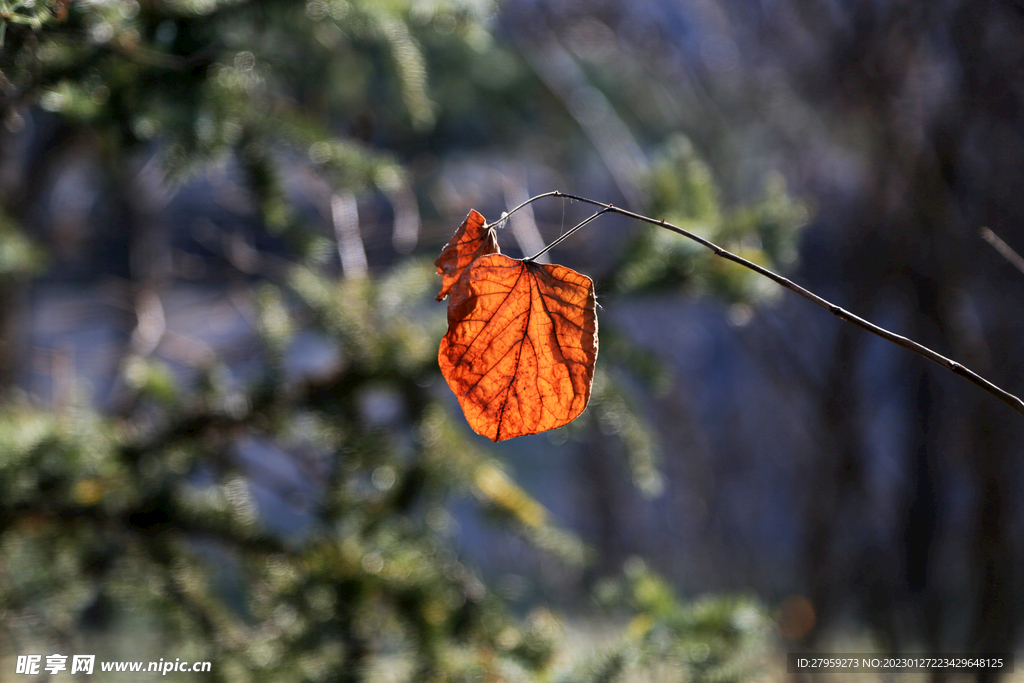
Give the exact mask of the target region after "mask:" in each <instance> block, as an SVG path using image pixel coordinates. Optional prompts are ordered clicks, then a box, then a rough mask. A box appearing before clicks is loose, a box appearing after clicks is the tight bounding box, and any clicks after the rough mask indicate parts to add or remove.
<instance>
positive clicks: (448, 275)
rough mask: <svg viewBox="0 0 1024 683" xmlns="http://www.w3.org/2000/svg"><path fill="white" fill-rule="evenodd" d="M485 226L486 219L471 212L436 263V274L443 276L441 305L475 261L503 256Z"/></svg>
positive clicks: (439, 299)
mask: <svg viewBox="0 0 1024 683" xmlns="http://www.w3.org/2000/svg"><path fill="white" fill-rule="evenodd" d="M486 224H487V222H486V221H485V220H484V217H483V216H481V215H480V214H479V213H477V212H476V211H473V210H471V211H470V212H469V215H468V216H466V220H464V221H462V225H460V226H459V229H458V230H456V231H455V236H454V237H452V239H451V241H450V242H449V243H448V244H446V245H444V249H442V250H441V255H440V256H438V257H437V260H436V261H434V265H435V266H437V273H438V275H440V276H441V291H440V292H438V294H437V300H438V301H443V300H444V298H445V297H446V296H448V295H449V294H450V293H451V291H452V288H453V287H455V286H456V285H457V284H458V282H459V278H461V277H462V274H463V273H464V272H465V271H466V268H468V267H469V264H471V263H472V262H473V261H474V260H475V259H477V258H479V257H480V256H486V255H487V254H498V253H500V252H501V250H500V249H499V248H498V240H497V238H496V237H495V235H494V229H493V228H486V227H485V226H486Z"/></svg>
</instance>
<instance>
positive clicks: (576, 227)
mask: <svg viewBox="0 0 1024 683" xmlns="http://www.w3.org/2000/svg"><path fill="white" fill-rule="evenodd" d="M609 211H612V208H611V207H609V208H606V209H601V210H600V211H598V212H597V213H595V214H594V215H593V216H591V217H590V218H587V219H586V220H583V221H580V222H579V223H577V224H576V225H574V226H573V227H572V228H570V229H569V230H567V231H566V233H565V234H564V235H562V236H561V237H559V238H558V239H557V240H555V241H554V242H552V243H551V244H549V245H548V246H546V247H544V248H543V249H541V250H540V251H538V252H537V253H536V254H534V255H533V256H531V257H530V258H528V259H523V260H524V261H536V260H537V259H538V258H540V257H541V256H543V255H544V254H546V253H548V252H549V251H551V250H552V249H554V248H555V247H557V246H558V245H559V244H561V243H562V242H564V241H565V240H567V239H569V238H570V237H571V236H572V235H573V233H575V232H577V231H579V230H580V229H581V228H583V227H585V226H586V225H587V224H588V223H591V222H592V221H594V220H596V219H597V217H598V216H600V215H602V214H605V213H608V212H609Z"/></svg>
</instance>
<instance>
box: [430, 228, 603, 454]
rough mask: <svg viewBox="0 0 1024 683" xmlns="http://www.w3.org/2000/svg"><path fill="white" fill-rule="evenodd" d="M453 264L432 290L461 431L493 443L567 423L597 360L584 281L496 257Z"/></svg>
mask: <svg viewBox="0 0 1024 683" xmlns="http://www.w3.org/2000/svg"><path fill="white" fill-rule="evenodd" d="M474 213H475V212H474ZM477 215H479V214H477ZM472 218H473V213H471V214H470V218H467V219H466V220H467V222H468V221H470V219H472ZM465 227H466V223H464V224H463V227H462V228H459V231H460V232H466V231H463V228H465ZM458 236H459V235H458V233H457V234H456V239H453V240H452V242H453V243H459V244H461V242H460V241H459V240H458ZM442 256H444V254H442ZM459 258H460V259H461V256H460V257H459ZM438 262H439V263H440V262H441V259H438ZM439 268H440V266H439ZM463 268H465V270H464V272H463V273H462V275H461V279H459V278H456V280H455V281H454V282H453V284H452V285H450V286H449V287H448V288H447V289H445V288H442V293H445V292H447V291H451V299H450V300H449V302H448V334H446V335H445V336H444V339H442V340H441V348H440V351H439V352H438V363H439V364H440V366H441V373H442V374H443V375H444V378H445V380H447V382H448V386H449V387H451V389H452V391H454V392H455V395H456V396H457V397H458V399H459V405H460V406H462V411H463V413H464V414H465V415H466V419H467V420H468V421H469V424H470V426H471V427H472V428H473V430H474V431H476V432H477V433H478V434H481V435H483V436H486V437H488V438H490V439H492V440H493V441H501V440H503V439H510V438H512V437H515V436H522V435H525V434H536V433H538V432H543V431H547V430H549V429H554V428H556V427H561V426H562V425H564V424H567V423H568V422H571V421H572V420H574V419H575V418H576V417H577V416H579V414H580V413H582V412H583V409H584V408H586V406H587V401H588V400H589V399H590V388H591V384H592V383H593V379H594V363H595V362H596V360H597V314H596V300H595V297H594V283H593V282H591V280H590V278H588V277H586V276H585V275H581V274H580V273H577V272H576V271H574V270H572V269H570V268H566V267H565V266H559V265H554V264H540V263H533V262H530V261H517V260H515V259H511V258H509V257H508V256H504V255H502V254H497V253H495V254H489V255H485V256H481V257H479V258H477V259H475V260H473V261H472V262H471V264H470V265H469V266H468V268H466V267H465V266H464V267H463Z"/></svg>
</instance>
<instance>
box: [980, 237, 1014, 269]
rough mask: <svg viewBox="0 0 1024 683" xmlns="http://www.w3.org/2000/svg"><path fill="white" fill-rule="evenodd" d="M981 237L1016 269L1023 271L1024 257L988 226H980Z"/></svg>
mask: <svg viewBox="0 0 1024 683" xmlns="http://www.w3.org/2000/svg"><path fill="white" fill-rule="evenodd" d="M981 239H983V240H985V241H986V242H988V243H989V244H991V245H992V247H993V248H994V249H995V250H996V251H998V252H999V255H1000V256H1002V257H1003V258H1004V259H1006V260H1007V261H1009V262H1010V263H1011V264H1012V265H1013V266H1014V267H1015V268H1016V269H1017V270H1019V271H1020V272H1022V273H1024V258H1021V256H1020V254H1018V253H1017V252H1015V251H1014V250H1013V247H1011V246H1010V245H1009V244H1007V243H1006V242H1004V241H1003V240H1002V239H1000V238H999V235H997V234H995V233H994V232H992V231H991V230H989V229H988V228H982V229H981Z"/></svg>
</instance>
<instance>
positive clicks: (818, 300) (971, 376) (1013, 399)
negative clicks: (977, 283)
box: [509, 190, 1024, 415]
mask: <svg viewBox="0 0 1024 683" xmlns="http://www.w3.org/2000/svg"><path fill="white" fill-rule="evenodd" d="M544 197H560V198H563V199H572V200H575V201H578V202H583V203H585V204H591V205H593V206H599V207H601V211H599V212H598V213H597V214H595V215H594V216H591V217H590V218H589V219H587V220H586V221H584V224H585V223H589V222H590V221H591V220H593V219H594V218H596V217H597V216H599V215H601V214H603V213H617V214H620V215H622V216H626V217H628V218H633V219H635V220H638V221H643V222H644V223H650V224H651V225H656V226H658V227H659V228H664V229H665V230H669V231H671V232H674V233H676V234H679V235H682V236H683V237H686V238H687V239H690V240H693V241H694V242H696V243H698V244H700V245H702V246H704V247H707V248H708V249H710V250H711V251H713V252H714V254H715V256H720V257H722V258H724V259H726V260H727V261H732V262H733V263H736V264H739V265H741V266H743V267H744V268H747V269H749V270H752V271H754V272H755V273H758V274H760V275H763V276H765V277H766V278H768V279H769V280H772V281H773V282H775V283H777V284H779V285H782V286H783V287H785V288H786V289H788V290H790V291H792V292H796V293H797V294H799V295H800V296H802V297H803V298H805V299H807V300H808V301H811V302H813V303H815V304H817V305H818V306H821V307H822V308H824V309H825V310H827V311H828V312H829V313H831V314H832V315H834V316H836V317H837V318H840V319H842V320H845V321H846V322H848V323H852V324H854V325H856V326H857V327H860V328H861V329H864V330H867V331H868V332H870V333H872V334H874V335H877V336H879V337H881V338H882V339H885V340H886V341H889V342H892V343H893V344H896V345H897V346H902V347H903V348H905V349H909V350H910V351H913V352H914V353H916V354H918V355H920V356H924V357H925V358H927V359H928V360H930V361H932V362H933V363H937V364H938V365H941V366H942V367H944V368H946V369H947V370H949V371H950V372H952V373H954V374H956V375H960V376H961V377H963V378H964V379H966V380H968V381H969V382H972V383H973V384H976V385H977V386H979V387H981V388H982V389H984V390H985V391H987V392H988V393H990V394H992V395H993V396H995V397H996V398H998V399H999V400H1000V401H1002V402H1003V403H1005V404H1006V405H1008V406H1010V407H1011V408H1013V409H1014V410H1016V411H1017V412H1018V413H1020V414H1021V415H1024V401H1022V400H1021V399H1020V398H1018V397H1017V396H1014V395H1013V394H1011V393H1010V392H1008V391H1006V390H1005V389H1001V388H999V387H997V386H996V385H995V384H993V383H992V382H990V381H988V380H987V379H985V378H984V377H982V376H981V375H979V374H978V373H976V372H974V371H973V370H970V369H969V368H967V367H965V366H964V365H961V364H960V363H958V362H956V361H954V360H951V359H949V358H946V357H945V356H943V355H942V354H940V353H936V352H935V351H932V350H931V349H929V348H928V347H927V346H924V345H923V344H919V343H917V342H916V341H914V340H912V339H908V338H906V337H904V336H901V335H898V334H896V333H894V332H890V331H889V330H887V329H885V328H884V327H879V326H878V325H875V324H874V323H872V322H869V321H867V320H865V319H864V318H861V317H860V316H857V315H854V314H853V313H850V312H849V311H847V310H845V309H843V308H841V307H839V306H836V305H835V304H833V303H832V302H830V301H828V300H826V299H823V298H822V297H820V296H818V295H817V294H815V293H814V292H812V291H810V290H809V289H805V288H804V287H801V286H800V285H798V284H796V283H795V282H793V281H792V280H790V279H788V278H785V277H783V276H781V275H779V274H778V273H775V272H772V271H770V270H768V269H767V268H764V267H762V266H759V265H757V264H756V263H754V262H752V261H748V260H747V259H745V258H743V257H742V256H737V255H736V254H733V253H732V252H730V251H726V250H725V249H723V248H722V247H720V246H718V245H717V244H715V243H714V242H711V241H709V240H706V239H704V238H703V237H701V236H700V235H695V234H694V233H692V232H690V231H688V230H684V229H682V228H680V227H677V226H675V225H672V224H671V223H668V222H666V221H664V220H656V219H654V218H649V217H647V216H643V215H641V214H638V213H635V212H633V211H629V210H627V209H620V208H618V207H616V206H612V205H611V204H606V203H604V202H599V201H595V200H593V199H587V198H586V197H579V196H576V195H572V194H568V193H566V192H559V191H557V190H556V191H554V192H546V193H544V194H540V195H537V196H536V197H533V198H531V199H530V200H528V201H526V202H523V204H522V205H520V206H518V207H516V208H515V209H513V210H512V211H510V212H509V213H510V214H511V213H514V212H515V211H516V210H518V209H520V208H522V206H526V205H527V204H530V203H531V202H534V201H536V200H538V199H542V198H544ZM579 227H582V224H581V225H580V226H577V228H576V229H578V228H579ZM574 231H575V229H574ZM571 232H573V231H570V233H568V234H571ZM989 232H991V231H989ZM993 237H994V235H993ZM986 239H988V238H986ZM996 239H998V238H996ZM559 241H561V240H557V241H556V242H554V243H552V245H551V246H554V244H557V243H558V242H559ZM1000 242H1002V240H1000ZM549 248H550V247H549ZM997 248H998V247H997ZM1007 249H1009V247H1007ZM1000 253H1002V250H1000ZM1015 255H1016V254H1015ZM1004 256H1005V254H1004ZM1017 258H1020V257H1019V256H1018V257H1017ZM1022 265H1024V261H1022ZM1022 270H1024V268H1022Z"/></svg>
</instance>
